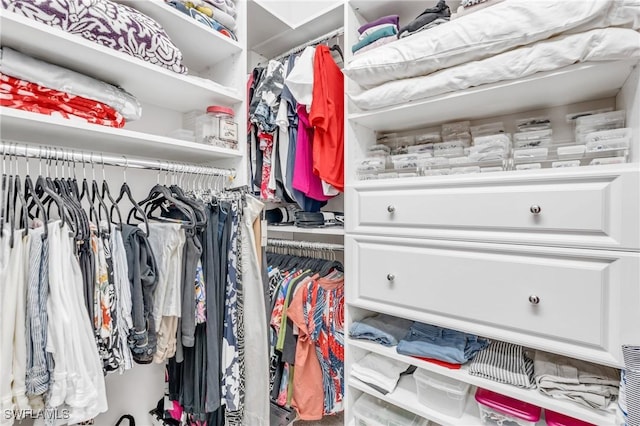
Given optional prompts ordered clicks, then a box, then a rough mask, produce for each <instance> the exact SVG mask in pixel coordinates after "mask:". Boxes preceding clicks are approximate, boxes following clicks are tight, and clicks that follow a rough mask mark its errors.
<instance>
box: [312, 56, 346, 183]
mask: <svg viewBox="0 0 640 426" xmlns="http://www.w3.org/2000/svg"><path fill="white" fill-rule="evenodd" d="M309 118H310V120H311V125H313V126H315V134H314V139H313V173H314V174H316V175H317V176H319V177H320V179H322V180H323V181H324V182H327V183H329V184H331V185H333V186H334V187H335V188H336V189H337V190H339V191H344V75H343V74H342V70H341V69H340V68H338V65H336V63H335V61H334V60H333V57H332V56H331V51H330V50H329V48H328V47H327V46H324V45H320V46H318V47H317V48H316V53H315V58H314V61H313V102H312V103H311V113H310V115H309Z"/></svg>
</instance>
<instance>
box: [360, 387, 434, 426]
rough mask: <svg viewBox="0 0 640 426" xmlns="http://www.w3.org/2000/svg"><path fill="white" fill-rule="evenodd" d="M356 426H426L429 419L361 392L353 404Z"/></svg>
mask: <svg viewBox="0 0 640 426" xmlns="http://www.w3.org/2000/svg"><path fill="white" fill-rule="evenodd" d="M353 417H355V424H356V426H428V425H429V421H428V420H427V419H425V418H422V417H420V416H417V415H415V414H413V413H410V412H408V411H406V410H403V409H402V408H400V407H396V406H395V405H392V404H389V403H387V402H385V401H382V400H380V399H377V398H374V397H373V396H371V395H367V394H363V395H362V396H361V397H360V398H358V400H357V401H356V403H355V404H354V405H353Z"/></svg>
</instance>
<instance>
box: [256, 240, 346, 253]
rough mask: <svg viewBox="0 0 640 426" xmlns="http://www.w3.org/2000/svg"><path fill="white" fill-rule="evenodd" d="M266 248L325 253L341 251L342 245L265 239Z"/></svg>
mask: <svg viewBox="0 0 640 426" xmlns="http://www.w3.org/2000/svg"><path fill="white" fill-rule="evenodd" d="M267 246H272V247H283V248H295V249H311V250H327V251H343V250H344V246H343V245H342V244H329V243H316V242H312V241H293V240H280V239H276V238H267Z"/></svg>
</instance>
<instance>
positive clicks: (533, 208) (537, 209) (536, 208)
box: [529, 204, 542, 214]
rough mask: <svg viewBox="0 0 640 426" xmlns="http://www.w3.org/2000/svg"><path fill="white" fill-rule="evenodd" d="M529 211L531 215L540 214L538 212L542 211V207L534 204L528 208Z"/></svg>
mask: <svg viewBox="0 0 640 426" xmlns="http://www.w3.org/2000/svg"><path fill="white" fill-rule="evenodd" d="M529 211H530V212H531V213H533V214H540V212H541V211H542V207H540V206H538V205H536V204H534V205H533V206H531V207H529Z"/></svg>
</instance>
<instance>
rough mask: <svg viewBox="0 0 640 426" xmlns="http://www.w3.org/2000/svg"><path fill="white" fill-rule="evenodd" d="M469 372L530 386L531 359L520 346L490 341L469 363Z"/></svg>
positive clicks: (531, 385) (531, 377)
mask: <svg viewBox="0 0 640 426" xmlns="http://www.w3.org/2000/svg"><path fill="white" fill-rule="evenodd" d="M469 374H471V375H472V376H480V377H484V378H486V379H491V380H494V381H496V382H500V383H507V384H510V385H514V386H518V387H521V388H531V387H533V386H534V382H533V360H532V359H531V358H529V357H528V356H527V354H526V353H525V350H524V348H523V347H522V346H519V345H514V344H511V343H506V342H498V341H492V342H491V344H490V345H489V346H488V347H487V348H486V349H484V350H482V351H481V352H478V354H477V355H476V357H475V358H474V359H473V361H472V362H471V365H469Z"/></svg>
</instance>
